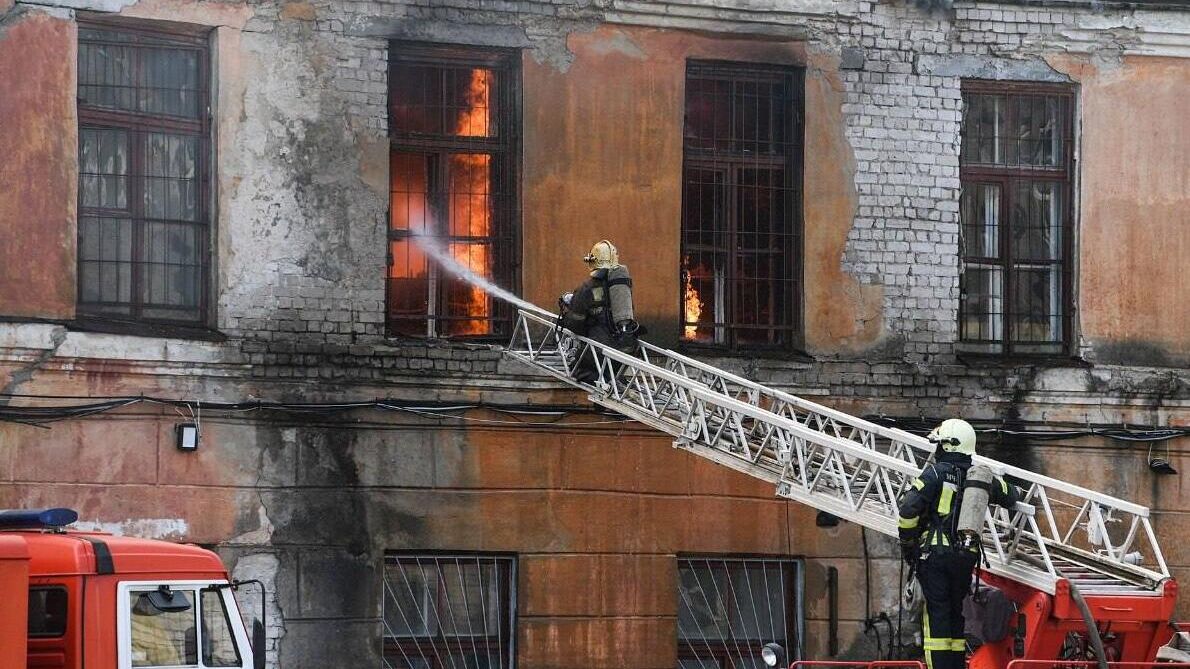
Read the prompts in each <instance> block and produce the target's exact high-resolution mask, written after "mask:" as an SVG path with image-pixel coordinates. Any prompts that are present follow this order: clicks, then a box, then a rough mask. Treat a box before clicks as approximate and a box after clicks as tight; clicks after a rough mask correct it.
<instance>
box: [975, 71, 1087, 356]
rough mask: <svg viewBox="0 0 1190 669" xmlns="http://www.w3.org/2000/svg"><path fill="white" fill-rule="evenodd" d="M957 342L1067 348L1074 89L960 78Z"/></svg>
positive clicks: (1014, 348)
mask: <svg viewBox="0 0 1190 669" xmlns="http://www.w3.org/2000/svg"><path fill="white" fill-rule="evenodd" d="M960 174H961V177H962V188H963V190H962V197H961V201H960V213H959V216H960V222H961V227H960V235H959V237H960V246H961V253H962V273H961V279H960V281H961V284H960V287H961V301H960V306H959V336H960V340H961V341H960V347H961V349H962V350H964V351H969V352H977V353H991V354H1025V355H1034V354H1045V355H1059V354H1064V353H1066V352H1068V351H1069V350H1070V341H1071V312H1072V311H1073V301H1072V300H1073V297H1072V293H1073V288H1072V271H1073V270H1072V255H1073V248H1074V247H1073V239H1072V237H1073V234H1072V233H1073V227H1074V226H1073V221H1072V219H1073V215H1072V188H1071V183H1072V181H1073V175H1074V89H1073V88H1072V87H1070V86H1065V85H1052V84H1032V83H1016V82H1002V81H964V82H963V125H962V151H961V154H960Z"/></svg>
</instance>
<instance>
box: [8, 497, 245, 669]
mask: <svg viewBox="0 0 1190 669" xmlns="http://www.w3.org/2000/svg"><path fill="white" fill-rule="evenodd" d="M77 519H78V514H77V513H75V512H74V511H72V510H70V509H38V510H29V511H0V610H2V611H3V614H2V616H0V620H2V622H0V667H2V668H3V669H26V668H29V669H32V668H33V667H47V668H55V669H82V668H83V667H86V669H132V668H133V667H159V666H186V667H220V668H224V669H226V668H232V667H234V668H238V669H258V668H259V667H260V666H261V665H262V664H263V663H262V662H261V663H259V664H258V662H257V660H256V658H257V656H254V654H253V652H252V647H251V645H250V644H249V642H248V633H247V631H246V629H245V627H244V623H243V621H242V619H241V617H240V610H239V607H238V606H237V604H236V600H235V597H234V596H233V593H234V591H235V589H236V587H237V586H238V585H239V584H234V583H232V581H231V579H230V578H229V575H228V573H227V570H226V569H225V568H224V567H223V563H222V562H220V561H219V558H218V556H216V555H215V554H214V553H212V552H211V551H209V550H205V549H203V548H199V547H197V546H193V545H186V544H173V543H169V542H164V541H152V540H147V539H134V538H130V537H119V536H113V535H110V534H104V533H99V532H78V531H67V530H66V529H65V526H67V525H69V524H70V523H73V522H74V521H75V520H77ZM259 659H260V660H263V657H260V658H259Z"/></svg>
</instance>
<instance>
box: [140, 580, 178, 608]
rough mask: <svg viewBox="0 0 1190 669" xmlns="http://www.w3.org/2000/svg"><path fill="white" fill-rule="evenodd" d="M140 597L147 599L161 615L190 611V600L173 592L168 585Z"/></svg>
mask: <svg viewBox="0 0 1190 669" xmlns="http://www.w3.org/2000/svg"><path fill="white" fill-rule="evenodd" d="M141 597H144V598H147V599H148V600H149V604H151V605H152V606H153V608H155V609H157V610H158V611H161V612H162V613H177V612H179V611H189V610H190V600H189V599H187V598H186V595H184V594H183V593H180V592H174V591H172V590H170V589H169V586H168V585H163V586H161V587H159V588H157V589H156V590H154V591H153V592H146V593H145V594H143V595H141Z"/></svg>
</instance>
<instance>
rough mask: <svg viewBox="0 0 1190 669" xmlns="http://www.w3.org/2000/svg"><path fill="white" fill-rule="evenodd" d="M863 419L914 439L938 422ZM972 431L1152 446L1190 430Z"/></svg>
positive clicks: (985, 426) (980, 427)
mask: <svg viewBox="0 0 1190 669" xmlns="http://www.w3.org/2000/svg"><path fill="white" fill-rule="evenodd" d="M864 419H865V420H867V421H870V422H872V423H875V424H877V425H881V426H884V427H895V428H897V429H900V430H904V431H906V432H909V433H912V434H918V435H925V434H928V433H929V431H930V430H932V429H934V427H935V426H937V425H938V423H939V422H941V419H939V418H897V417H893V416H883V415H881V416H864ZM970 422H971V423H972V424H974V425H976V431H977V432H982V433H984V434H998V435H1001V436H1009V437H1020V438H1023V439H1030V440H1034V441H1057V440H1061V439H1073V438H1076V437H1108V438H1111V439H1117V440H1120V441H1135V442H1152V441H1165V440H1167V439H1174V438H1176V437H1187V436H1190V427H1150V426H1139V425H1137V426H1128V425H1119V426H1116V425H1104V426H1091V425H1087V426H1086V427H1083V428H1080V429H1073V430H1052V429H1051V430H1021V429H1015V428H1009V427H1004V424H1003V422H999V423H998V424H997V423H996V422H983V423H981V422H979V421H975V420H972V421H970Z"/></svg>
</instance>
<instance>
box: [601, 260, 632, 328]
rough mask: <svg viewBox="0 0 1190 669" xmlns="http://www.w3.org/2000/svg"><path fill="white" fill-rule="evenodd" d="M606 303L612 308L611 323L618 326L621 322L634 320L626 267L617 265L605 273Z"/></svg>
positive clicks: (630, 287)
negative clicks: (606, 286) (606, 285)
mask: <svg viewBox="0 0 1190 669" xmlns="http://www.w3.org/2000/svg"><path fill="white" fill-rule="evenodd" d="M607 283H608V288H607V292H608V296H607V297H608V302H610V303H611V308H612V323H613V324H615V325H619V324H620V323H622V322H623V321H630V320H633V319H635V318H636V316H635V315H634V314H633V313H632V277H630V276H629V275H628V267H627V266H625V265H617V266H615V267H613V268H611V269H610V270H608V273H607Z"/></svg>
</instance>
